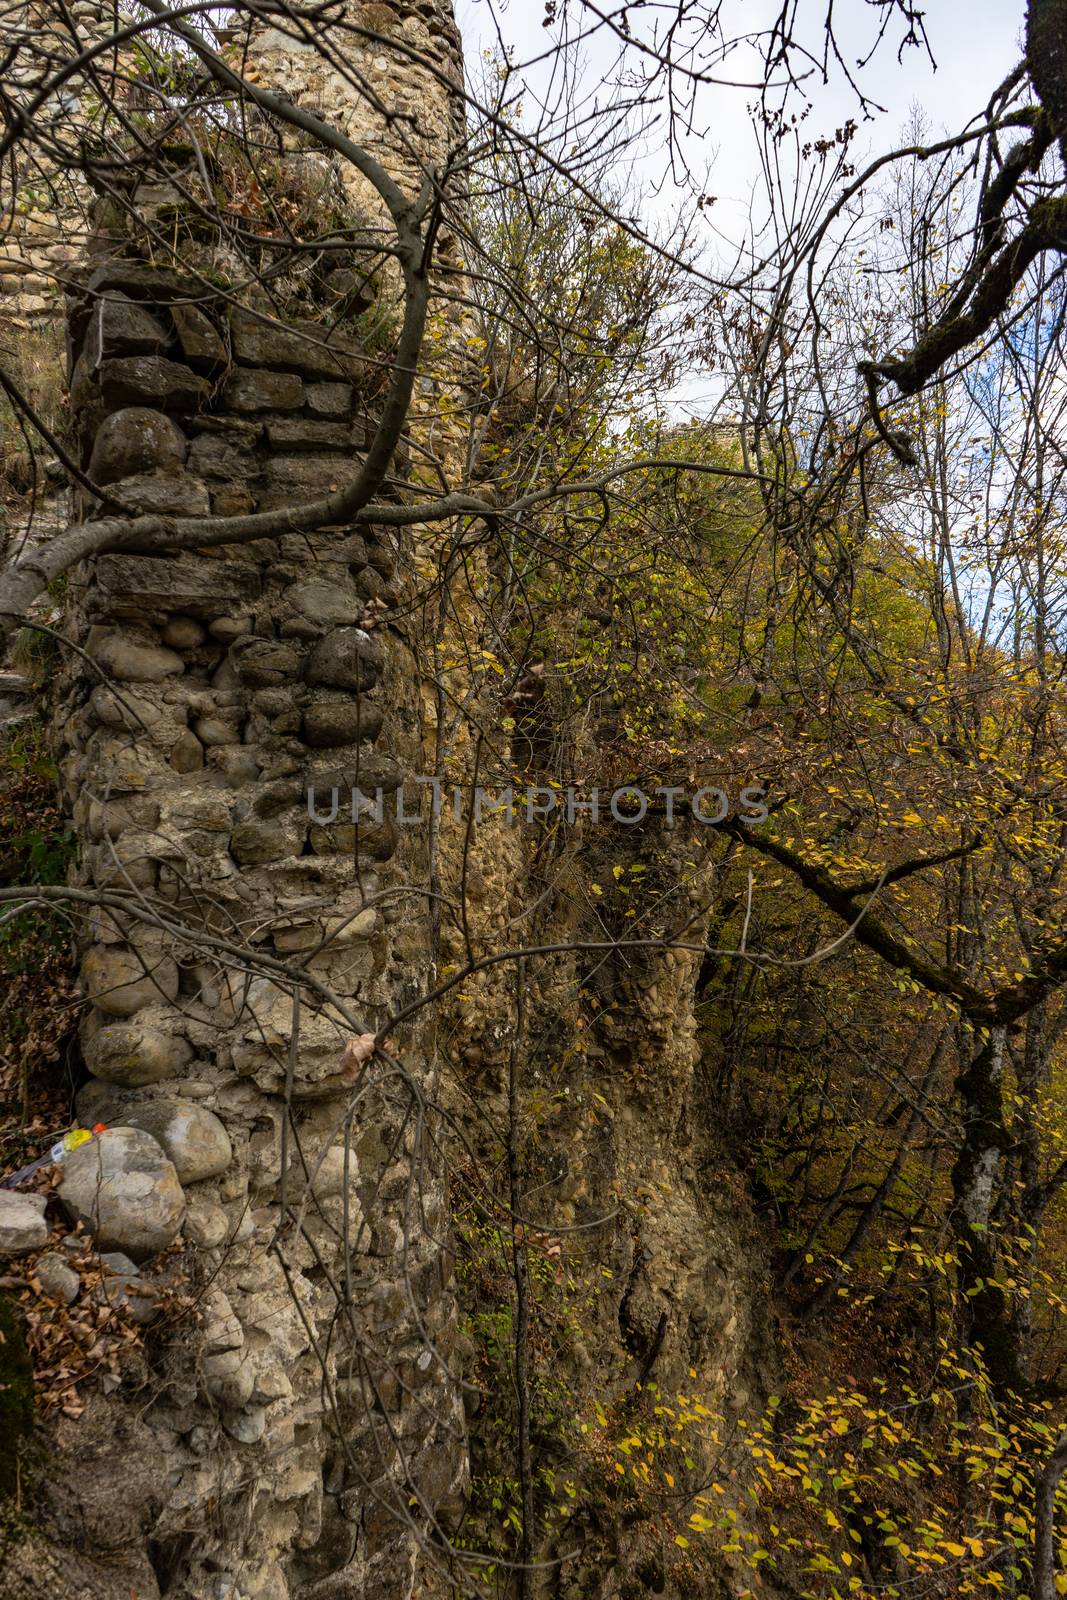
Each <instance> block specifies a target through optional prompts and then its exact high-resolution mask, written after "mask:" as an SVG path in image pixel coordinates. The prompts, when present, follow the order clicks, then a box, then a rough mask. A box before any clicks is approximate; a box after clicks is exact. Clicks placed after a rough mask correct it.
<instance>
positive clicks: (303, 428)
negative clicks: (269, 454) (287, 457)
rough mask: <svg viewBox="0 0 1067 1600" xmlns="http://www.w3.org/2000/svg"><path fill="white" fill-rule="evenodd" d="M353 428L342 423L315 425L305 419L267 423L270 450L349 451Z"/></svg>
mask: <svg viewBox="0 0 1067 1600" xmlns="http://www.w3.org/2000/svg"><path fill="white" fill-rule="evenodd" d="M352 442H353V441H352V429H351V428H350V427H349V426H348V425H347V424H346V423H344V422H317V421H313V420H310V419H308V418H306V417H276V418H271V419H270V420H269V421H268V422H267V443H268V444H269V445H270V447H271V449H272V450H278V451H284V450H348V449H350V448H351V446H352Z"/></svg>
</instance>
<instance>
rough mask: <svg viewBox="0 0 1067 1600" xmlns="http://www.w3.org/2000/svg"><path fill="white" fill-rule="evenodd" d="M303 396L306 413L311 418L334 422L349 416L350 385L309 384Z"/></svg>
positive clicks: (350, 408)
mask: <svg viewBox="0 0 1067 1600" xmlns="http://www.w3.org/2000/svg"><path fill="white" fill-rule="evenodd" d="M305 396H306V399H307V408H308V411H309V412H310V414H311V415H312V416H313V417H320V418H326V419H328V420H330V421H336V420H338V419H340V418H343V417H347V416H349V415H350V414H351V411H352V385H351V384H350V383H309V384H308V385H307V389H306V391H305Z"/></svg>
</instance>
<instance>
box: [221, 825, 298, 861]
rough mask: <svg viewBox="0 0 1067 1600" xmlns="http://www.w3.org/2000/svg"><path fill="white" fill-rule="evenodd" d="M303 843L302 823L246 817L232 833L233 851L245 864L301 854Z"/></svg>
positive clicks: (278, 859)
mask: <svg viewBox="0 0 1067 1600" xmlns="http://www.w3.org/2000/svg"><path fill="white" fill-rule="evenodd" d="M302 843H303V825H301V826H300V827H299V828H297V827H296V826H293V825H289V826H286V825H283V824H282V823H281V822H270V821H267V820H266V819H264V818H261V817H246V818H245V820H244V821H243V822H239V823H238V824H237V826H236V827H235V828H234V830H233V833H232V835H231V836H230V854H231V855H232V856H233V859H234V860H235V861H239V862H240V863H241V865H242V866H245V867H256V866H262V865H263V863H264V862H267V861H283V860H285V858H286V857H287V856H294V855H298V854H299V852H300V847H301V845H302Z"/></svg>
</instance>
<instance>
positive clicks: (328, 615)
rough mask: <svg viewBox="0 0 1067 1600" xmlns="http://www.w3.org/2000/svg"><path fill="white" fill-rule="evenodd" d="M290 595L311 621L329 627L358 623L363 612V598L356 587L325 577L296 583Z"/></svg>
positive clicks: (303, 614) (290, 601)
mask: <svg viewBox="0 0 1067 1600" xmlns="http://www.w3.org/2000/svg"><path fill="white" fill-rule="evenodd" d="M286 599H287V600H288V601H289V604H290V605H291V606H292V607H293V609H294V611H299V613H300V615H301V616H303V617H307V619H308V621H309V622H315V623H321V624H322V625H323V626H325V627H327V628H337V627H343V626H345V625H346V624H347V625H355V624H356V623H358V622H359V619H360V617H361V616H362V615H363V602H362V600H361V599H360V598H359V596H358V595H357V594H356V591H355V590H354V589H347V588H342V587H341V586H339V585H338V584H335V583H327V582H325V581H323V580H322V579H315V578H312V579H311V580H310V581H309V582H307V583H297V584H294V585H293V587H292V588H291V589H290V590H289V591H288V593H287V595H286Z"/></svg>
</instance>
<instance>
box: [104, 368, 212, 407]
mask: <svg viewBox="0 0 1067 1600" xmlns="http://www.w3.org/2000/svg"><path fill="white" fill-rule="evenodd" d="M97 381H98V383H99V385H100V392H101V394H102V395H103V398H104V404H105V405H106V406H107V407H108V409H109V410H114V409H115V408H117V407H118V406H157V407H158V408H159V409H160V410H161V411H179V412H182V411H195V410H196V409H197V407H198V406H199V405H201V404H202V403H203V402H204V401H205V400H206V399H207V395H208V384H207V380H206V379H204V378H198V377H197V375H196V373H195V372H193V370H192V369H191V368H190V367H186V366H183V365H182V363H181V362H179V361H168V360H167V358H166V357H165V356H122V357H120V358H119V359H117V360H114V361H103V362H101V364H100V366H99V368H98V369H97Z"/></svg>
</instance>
